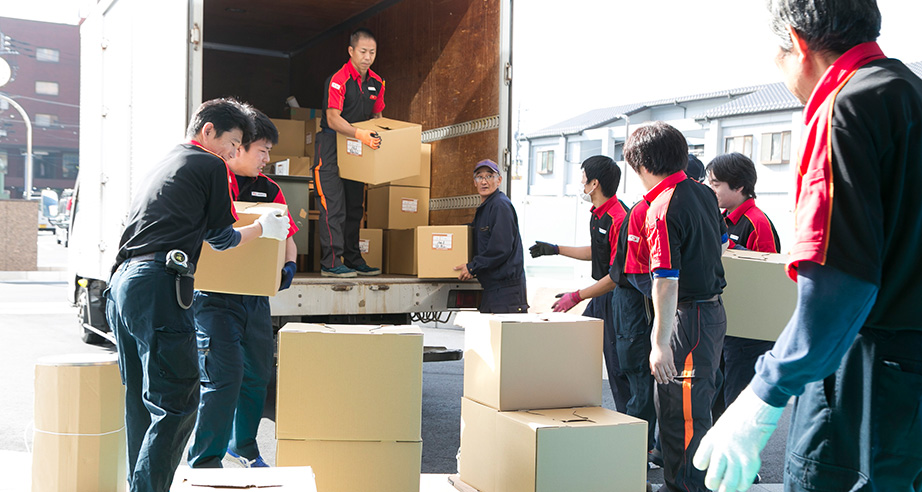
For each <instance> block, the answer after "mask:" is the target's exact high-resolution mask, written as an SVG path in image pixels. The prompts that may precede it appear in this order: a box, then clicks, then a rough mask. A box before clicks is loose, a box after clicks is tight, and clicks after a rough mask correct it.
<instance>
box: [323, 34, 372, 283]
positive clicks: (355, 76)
mask: <svg viewBox="0 0 922 492" xmlns="http://www.w3.org/2000/svg"><path fill="white" fill-rule="evenodd" d="M377 50H378V44H377V42H376V41H375V37H374V35H373V34H372V33H371V31H369V30H368V29H357V30H356V31H355V32H353V33H352V36H350V37H349V49H348V51H349V61H347V62H346V64H345V65H343V66H342V68H340V69H339V70H338V71H337V72H336V73H334V74H333V75H331V76H330V78H328V79H327V81H326V85H324V92H323V112H322V114H321V117H320V132H319V134H318V135H317V144H316V149H317V158H316V160H315V161H314V168H313V173H314V184H315V185H316V188H317V208H318V209H319V210H320V221H319V223H318V224H319V225H318V228H317V229H318V231H317V234H318V235H319V238H320V251H321V257H320V273H321V275H323V276H326V277H355V276H356V275H379V274H380V273H381V269H379V268H373V267H370V266H368V264H367V263H365V260H364V259H363V258H362V253H361V252H360V251H359V227H360V226H361V223H362V217H363V215H364V213H365V209H364V202H365V184H364V183H360V182H358V181H352V180H350V179H342V178H341V177H340V176H339V165H338V163H337V162H338V161H337V158H336V134H337V133H340V134H342V135H345V136H347V137H350V138H357V139H359V140H361V141H362V144H363V145H366V146H368V147H369V148H371V149H373V150H374V149H377V148H378V147H379V146H380V145H381V139H380V138H379V137H378V135H377V134H376V133H373V132H372V131H371V130H364V129H361V128H355V127H354V126H352V125H351V123H356V122H359V121H366V120H369V119H371V118H380V117H381V112H382V111H384V79H382V78H381V76H379V75H378V74H376V73H375V72H373V71H372V70H371V64H372V63H374V61H375V56H376V55H377Z"/></svg>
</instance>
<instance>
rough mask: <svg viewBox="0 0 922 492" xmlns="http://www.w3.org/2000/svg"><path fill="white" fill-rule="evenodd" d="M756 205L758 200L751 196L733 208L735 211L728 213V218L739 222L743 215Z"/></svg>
mask: <svg viewBox="0 0 922 492" xmlns="http://www.w3.org/2000/svg"><path fill="white" fill-rule="evenodd" d="M755 206H756V201H755V199H754V198H750V199H748V200H746V201H745V202H743V203H740V204H739V206H738V207H736V208H734V209H733V212H730V213H728V214H727V218H728V219H730V222H733V223H734V224H736V223H738V222H739V221H740V219H741V218H742V217H743V215H745V214H746V212H748V211H749V209H751V208H753V207H755Z"/></svg>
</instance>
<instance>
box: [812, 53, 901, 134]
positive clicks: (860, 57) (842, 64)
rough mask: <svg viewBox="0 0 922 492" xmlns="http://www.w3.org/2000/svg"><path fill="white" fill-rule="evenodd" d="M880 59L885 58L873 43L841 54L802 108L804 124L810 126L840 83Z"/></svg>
mask: <svg viewBox="0 0 922 492" xmlns="http://www.w3.org/2000/svg"><path fill="white" fill-rule="evenodd" d="M881 58H886V56H885V55H884V52H883V51H881V49H880V46H878V45H877V43H876V42H874V41H871V42H869V43H861V44H859V45H857V46H855V47H853V48H852V49H850V50H848V51H846V52H845V53H843V54H842V56H840V57H839V58H837V59H836V61H834V62H833V63H832V65H830V66H829V68H827V69H826V73H824V74H823V76H822V77H821V78H820V81H819V82H817V84H816V87H814V88H813V94H811V95H810V100H809V101H807V106H806V107H805V108H804V122H805V123H806V124H808V125H809V124H810V120H811V119H813V115H814V114H816V112H817V110H819V108H820V106H822V105H823V103H824V102H826V99H827V98H828V97H829V95H830V94H832V93H833V92H835V90H836V89H837V88H838V87H839V86H840V85H841V84H842V82H844V81H846V80H848V78H849V77H851V75H852V73H854V71H855V70H858V69H859V68H861V67H863V66H864V65H865V64H867V63H869V62H872V61H874V60H880V59H881Z"/></svg>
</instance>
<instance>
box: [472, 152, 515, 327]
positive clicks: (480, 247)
mask: <svg viewBox="0 0 922 492" xmlns="http://www.w3.org/2000/svg"><path fill="white" fill-rule="evenodd" d="M502 183H503V176H502V175H501V174H500V173H499V167H498V166H497V165H496V163H495V162H493V161H491V160H489V159H486V160H482V161H480V162H478V163H477V165H475V166H474V186H476V187H477V193H479V194H480V206H479V207H477V212H476V214H475V215H474V224H473V225H474V253H473V259H472V260H471V261H470V263H467V264H462V265H458V266H456V267H455V271H456V272H460V273H459V274H458V279H459V280H470V279H472V278H474V277H477V280H479V281H480V285H481V286H483V297H482V298H481V301H480V312H481V313H524V312H527V311H528V299H527V295H526V292H525V254H524V253H523V248H522V236H521V235H519V218H518V216H517V215H516V213H515V208H513V206H512V202H510V201H509V198H508V197H506V194H505V193H503V192H502V191H499V186H500V185H501V184H502Z"/></svg>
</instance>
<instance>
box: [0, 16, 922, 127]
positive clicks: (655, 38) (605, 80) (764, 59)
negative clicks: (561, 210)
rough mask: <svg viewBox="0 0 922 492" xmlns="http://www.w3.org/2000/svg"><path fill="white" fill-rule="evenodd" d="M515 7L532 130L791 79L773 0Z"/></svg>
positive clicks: (908, 31) (905, 23) (891, 37)
mask: <svg viewBox="0 0 922 492" xmlns="http://www.w3.org/2000/svg"><path fill="white" fill-rule="evenodd" d="M94 3H95V1H94V0H0V17H18V18H24V19H33V20H42V21H47V22H60V23H69V24H76V23H78V22H79V18H80V14H81V12H82V13H84V15H85V13H86V12H87V11H88V10H87V7H86V6H87V5H92V4H94ZM878 6H879V7H880V10H881V14H882V17H883V25H882V29H881V37H880V39H879V40H878V42H879V43H880V45H881V47H882V48H883V50H884V53H886V54H887V55H888V56H891V57H895V58H900V59H902V60H903V61H906V62H913V61H920V60H922V29H920V27H922V24H920V19H922V1H919V0H878ZM513 7H514V26H513V37H514V40H513V68H514V70H513V76H514V81H513V111H514V113H513V115H512V117H513V121H514V122H515V121H520V122H521V123H520V128H521V130H522V131H524V132H526V133H527V132H528V131H531V130H537V129H540V128H544V127H546V126H550V125H552V124H554V123H557V122H559V121H563V120H566V119H568V118H571V117H573V116H577V115H579V114H581V113H583V112H586V111H589V110H592V109H597V108H604V107H610V106H616V105H621V104H628V103H634V102H642V101H648V100H652V99H662V98H667V97H672V96H684V95H691V94H697V93H702V92H711V91H717V90H722V89H731V88H736V87H744V86H749V85H758V84H767V83H772V82H779V81H780V80H781V75H780V72H779V71H778V69H777V68H776V67H775V65H774V63H773V61H772V60H773V59H774V54H775V52H776V48H777V43H776V42H775V40H774V39H773V37H772V34H771V32H770V31H769V29H768V21H767V14H766V10H765V1H764V0H565V1H561V0H517V1H514V3H513ZM0 29H2V26H0ZM514 126H515V123H514Z"/></svg>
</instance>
